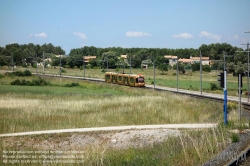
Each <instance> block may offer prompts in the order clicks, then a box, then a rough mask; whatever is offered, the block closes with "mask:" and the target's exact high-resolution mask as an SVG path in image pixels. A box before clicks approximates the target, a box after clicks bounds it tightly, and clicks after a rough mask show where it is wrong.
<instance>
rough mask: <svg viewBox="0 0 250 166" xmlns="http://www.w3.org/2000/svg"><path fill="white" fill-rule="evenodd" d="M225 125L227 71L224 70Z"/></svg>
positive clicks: (225, 118) (225, 116)
mask: <svg viewBox="0 0 250 166" xmlns="http://www.w3.org/2000/svg"><path fill="white" fill-rule="evenodd" d="M224 124H227V71H226V70H224Z"/></svg>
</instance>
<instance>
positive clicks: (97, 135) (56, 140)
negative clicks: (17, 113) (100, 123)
mask: <svg viewBox="0 0 250 166" xmlns="http://www.w3.org/2000/svg"><path fill="white" fill-rule="evenodd" d="M179 134H180V131H179V130H172V129H145V130H138V129H137V130H123V131H112V132H87V133H71V134H69V133H67V135H66V134H65V135H57V134H54V135H47V136H43V137H36V136H20V137H6V138H4V139H3V147H10V148H14V147H18V148H19V149H34V150H36V149H37V150H63V151H68V150H86V149H88V148H93V147H96V148H99V147H102V148H105V149H107V148H110V147H112V148H116V149H126V148H129V147H143V146H146V145H152V144H154V143H158V142H162V141H164V140H165V139H167V138H168V137H169V136H179Z"/></svg>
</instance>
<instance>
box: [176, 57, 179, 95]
mask: <svg viewBox="0 0 250 166" xmlns="http://www.w3.org/2000/svg"><path fill="white" fill-rule="evenodd" d="M178 66H179V65H178V55H177V67H176V79H177V80H176V84H177V85H176V87H177V91H179V80H178V73H179V67H178Z"/></svg>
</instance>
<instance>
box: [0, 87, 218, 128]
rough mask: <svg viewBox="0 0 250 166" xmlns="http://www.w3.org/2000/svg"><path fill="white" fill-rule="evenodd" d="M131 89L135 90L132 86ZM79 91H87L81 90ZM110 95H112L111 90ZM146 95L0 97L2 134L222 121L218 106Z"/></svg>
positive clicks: (167, 94) (156, 94) (19, 95)
mask: <svg viewBox="0 0 250 166" xmlns="http://www.w3.org/2000/svg"><path fill="white" fill-rule="evenodd" d="M20 88H21V87H20ZM20 88H19V90H20ZM36 88H37V89H39V88H43V87H36ZM127 89H128V90H131V88H129V87H127ZM54 90H56V89H54ZM59 90H60V89H59ZM75 90H78V91H79V90H83V91H84V89H81V88H75ZM38 91H39V90H38ZM133 91H140V90H137V89H133ZM141 91H144V90H141ZM106 92H107V93H108V94H109V92H108V90H107V91H106ZM53 93H56V92H53ZM143 93H144V94H143ZM143 93H142V94H143V95H140V96H136V95H133V96H127V95H125V96H124V95H121V96H120V95H113V94H112V95H110V96H109V95H107V96H105V95H104V96H102V95H97V94H96V95H93V96H89V97H83V96H82V95H70V94H63V95H61V96H58V95H57V96H56V95H55V96H53V95H52V96H50V95H48V96H47V95H45V96H43V95H30V94H23V95H21V94H18V95H15V94H7V95H4V96H1V95H0V114H1V116H0V119H1V122H0V123H1V129H0V133H9V132H22V131H32V130H47V129H63V128H81V127H98V126H119V125H143V124H168V123H169V124H170V123H204V122H218V121H219V120H220V118H222V115H220V112H221V108H220V105H219V104H218V103H214V102H210V101H205V102H202V101H201V100H198V99H192V98H190V97H187V96H178V95H175V94H171V93H164V94H162V93H157V92H153V91H149V92H143ZM32 96H33V97H32ZM46 98H48V99H49V100H46Z"/></svg>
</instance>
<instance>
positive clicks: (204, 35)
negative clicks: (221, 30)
mask: <svg viewBox="0 0 250 166" xmlns="http://www.w3.org/2000/svg"><path fill="white" fill-rule="evenodd" d="M199 36H200V37H206V38H209V39H215V40H216V41H220V39H221V36H219V35H216V34H212V33H208V32H206V31H202V32H201V33H200V35H199Z"/></svg>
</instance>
